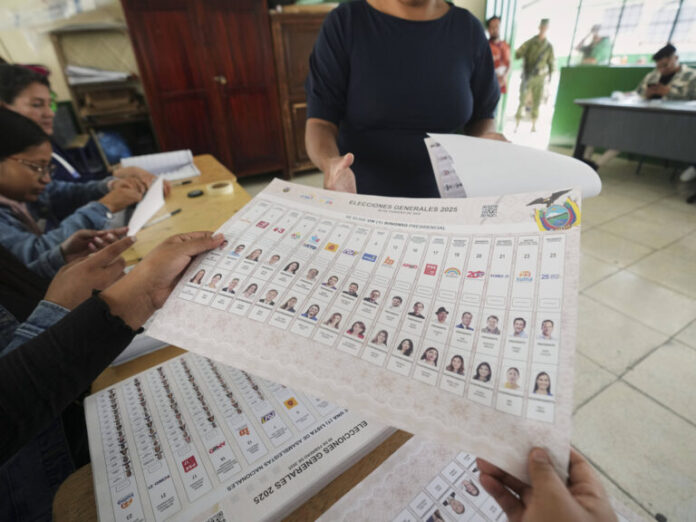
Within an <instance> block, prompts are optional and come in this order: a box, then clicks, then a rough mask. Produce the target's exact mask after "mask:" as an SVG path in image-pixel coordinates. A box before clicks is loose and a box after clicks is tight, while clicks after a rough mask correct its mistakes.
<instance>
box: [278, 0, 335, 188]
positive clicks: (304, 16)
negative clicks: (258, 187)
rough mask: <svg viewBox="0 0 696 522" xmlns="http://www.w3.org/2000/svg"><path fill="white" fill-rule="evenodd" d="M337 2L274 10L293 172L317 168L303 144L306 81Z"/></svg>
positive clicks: (280, 90)
mask: <svg viewBox="0 0 696 522" xmlns="http://www.w3.org/2000/svg"><path fill="white" fill-rule="evenodd" d="M336 5H337V4H320V5H316V6H289V7H285V8H283V10H282V11H277V12H272V13H271V27H272V31H273V52H274V54H275V65H276V75H277V77H278V93H279V95H280V110H281V114H282V121H283V133H284V135H285V144H286V155H287V159H286V161H287V165H288V167H287V168H288V170H289V173H290V175H292V174H294V173H295V172H298V171H301V170H307V169H313V168H316V167H315V166H314V165H313V164H312V162H311V161H310V160H309V156H307V150H306V149H305V144H304V134H305V120H306V119H307V99H306V96H305V90H304V84H305V79H306V78H307V73H308V72H309V56H310V54H312V48H313V47H314V42H315V41H316V39H317V35H318V34H319V29H320V28H321V24H322V23H323V22H324V18H326V15H327V14H328V12H329V11H331V9H333V8H334V7H336Z"/></svg>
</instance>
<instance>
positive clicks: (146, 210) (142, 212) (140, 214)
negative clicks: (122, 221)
mask: <svg viewBox="0 0 696 522" xmlns="http://www.w3.org/2000/svg"><path fill="white" fill-rule="evenodd" d="M163 206H164V179H162V178H161V177H160V178H157V179H156V180H155V181H154V183H153V184H152V185H150V188H149V189H148V190H147V192H146V193H145V196H143V199H142V200H141V201H140V203H138V206H136V207H135V210H134V211H133V215H132V216H131V218H130V221H129V222H128V235H129V236H134V235H136V234H137V233H138V232H140V229H141V228H143V226H144V225H145V223H147V222H148V221H150V219H152V216H154V215H155V214H157V212H158V211H159V209H161V208H162V207H163Z"/></svg>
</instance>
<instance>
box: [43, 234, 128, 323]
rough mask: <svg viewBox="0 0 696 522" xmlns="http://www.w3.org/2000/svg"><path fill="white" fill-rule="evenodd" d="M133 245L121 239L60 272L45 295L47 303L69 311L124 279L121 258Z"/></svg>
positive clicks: (123, 262) (123, 264)
mask: <svg viewBox="0 0 696 522" xmlns="http://www.w3.org/2000/svg"><path fill="white" fill-rule="evenodd" d="M133 242H134V239H133V238H130V237H126V238H123V239H121V240H118V241H116V242H114V243H112V244H111V245H109V246H107V247H106V248H103V249H102V250H101V251H99V252H97V253H95V254H92V255H90V256H88V257H86V258H84V259H81V260H78V261H75V262H73V263H71V264H69V265H66V266H64V267H63V268H61V269H60V271H59V272H58V273H57V274H56V276H55V277H54V278H53V281H51V284H50V285H49V287H48V290H47V291H46V297H45V299H46V301H50V302H52V303H55V304H57V305H60V306H62V307H64V308H67V309H68V310H72V309H73V308H75V307H76V306H77V305H79V304H80V303H82V302H83V301H85V300H87V299H88V298H89V297H90V296H91V295H92V290H104V289H105V288H107V287H109V286H110V285H111V284H113V283H114V282H115V281H117V280H118V279H119V278H120V277H121V276H122V275H123V269H124V268H125V266H126V262H125V261H124V260H123V258H122V257H121V254H122V253H123V252H124V251H125V250H127V249H128V248H130V247H131V245H133Z"/></svg>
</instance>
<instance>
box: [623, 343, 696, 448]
mask: <svg viewBox="0 0 696 522" xmlns="http://www.w3.org/2000/svg"><path fill="white" fill-rule="evenodd" d="M623 378H624V380H626V382H629V383H631V384H632V385H634V386H635V387H636V388H639V389H640V390H641V391H643V392H645V393H647V394H648V395H650V396H651V397H653V398H654V399H655V400H657V401H659V402H661V403H662V404H664V405H665V406H667V407H668V408H669V409H671V410H673V411H675V412H676V413H678V414H679V415H682V416H683V417H685V418H686V419H688V420H689V421H691V422H693V423H694V424H696V401H694V394H693V385H694V383H695V382H696V350H694V349H693V348H691V347H690V346H686V345H685V344H682V343H680V342H679V341H670V342H668V343H666V344H664V345H663V346H660V347H659V348H658V349H657V350H655V351H654V352H653V353H651V354H650V355H649V356H648V357H646V358H645V359H643V360H642V361H640V363H639V364H638V365H636V367H635V368H633V369H632V370H630V371H629V372H628V373H627V374H626V375H624V377H623ZM694 443H695V444H696V440H695V441H694Z"/></svg>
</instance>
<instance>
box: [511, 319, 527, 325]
mask: <svg viewBox="0 0 696 522" xmlns="http://www.w3.org/2000/svg"><path fill="white" fill-rule="evenodd" d="M517 321H522V324H524V325H525V326H527V321H525V320H524V317H515V320H514V321H512V324H515V323H516V322H517Z"/></svg>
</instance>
